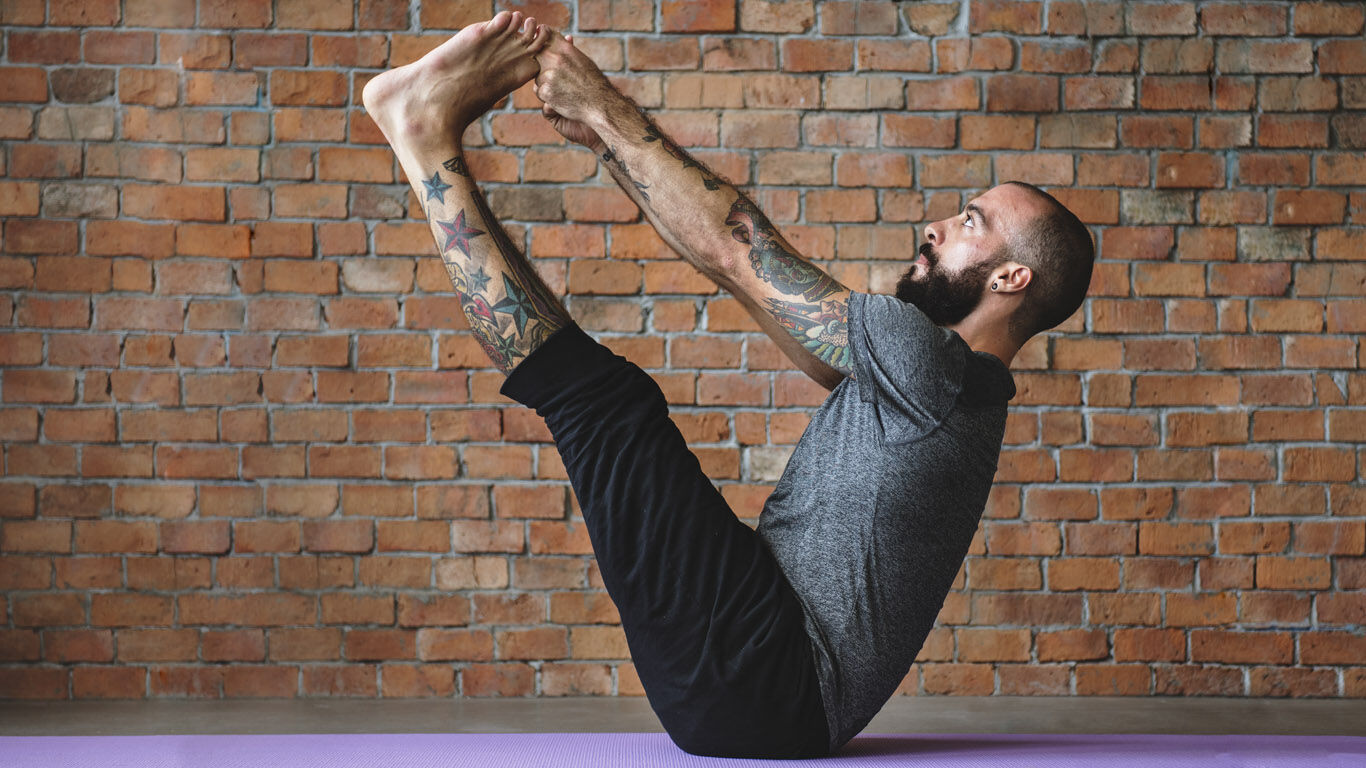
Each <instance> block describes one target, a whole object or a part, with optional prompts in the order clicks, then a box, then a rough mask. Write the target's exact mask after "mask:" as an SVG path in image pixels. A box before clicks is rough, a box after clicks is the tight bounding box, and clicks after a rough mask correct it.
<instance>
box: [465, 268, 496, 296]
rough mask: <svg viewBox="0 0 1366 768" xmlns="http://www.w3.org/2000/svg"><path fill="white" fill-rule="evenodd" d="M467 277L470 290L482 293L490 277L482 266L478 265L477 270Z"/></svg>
mask: <svg viewBox="0 0 1366 768" xmlns="http://www.w3.org/2000/svg"><path fill="white" fill-rule="evenodd" d="M469 279H470V290H472V291H474V292H476V293H482V292H483V291H484V290H485V289H487V288H488V287H489V280H490V279H491V278H490V277H489V273H487V272H485V271H484V268H483V267H480V268H479V270H478V271H477V272H475V273H474V274H472V275H470V276H469Z"/></svg>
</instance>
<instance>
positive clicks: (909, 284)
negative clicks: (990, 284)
mask: <svg viewBox="0 0 1366 768" xmlns="http://www.w3.org/2000/svg"><path fill="white" fill-rule="evenodd" d="M920 255H921V256H924V257H925V261H927V262H928V266H927V267H926V268H925V275H924V277H921V278H918V279H917V278H914V277H912V273H913V272H914V271H915V267H911V268H910V269H908V270H906V273H905V274H903V275H902V276H901V279H900V280H898V281H897V284H896V297H897V298H898V299H901V300H902V301H904V302H906V303H907V304H913V305H915V307H916V308H918V309H919V310H920V311H921V312H924V313H925V316H926V317H928V318H929V319H930V322H932V323H934V324H935V325H940V326H946V325H953V324H955V323H958V322H960V321H961V320H962V319H963V318H965V317H967V316H968V315H969V314H971V313H972V310H974V309H976V308H977V305H978V304H981V303H982V296H983V294H984V290H983V289H984V287H985V286H986V279H987V275H988V274H990V273H991V270H993V269H995V268H996V267H997V264H993V263H992V262H991V261H983V262H981V263H979V264H974V265H973V266H970V267H967V268H966V269H964V270H963V271H962V272H959V273H957V274H950V273H948V272H946V271H944V270H943V269H941V268H940V267H939V258H938V256H936V255H935V253H934V248H933V247H932V246H931V245H930V244H929V243H923V244H921V246H920Z"/></svg>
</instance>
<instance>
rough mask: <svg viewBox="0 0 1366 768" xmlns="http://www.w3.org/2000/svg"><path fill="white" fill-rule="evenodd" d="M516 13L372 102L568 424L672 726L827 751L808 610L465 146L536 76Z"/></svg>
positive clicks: (531, 389) (686, 737) (463, 281)
mask: <svg viewBox="0 0 1366 768" xmlns="http://www.w3.org/2000/svg"><path fill="white" fill-rule="evenodd" d="M519 22H520V19H519V17H518V16H516V15H514V16H508V17H505V16H504V15H503V14H500V15H499V16H497V17H495V18H494V20H493V21H492V22H489V23H488V24H487V25H478V26H477V27H471V28H468V29H466V30H463V31H462V32H461V33H460V34H459V35H457V36H456V37H455V38H452V40H451V41H448V42H447V43H446V44H443V45H442V46H441V47H440V48H438V49H436V50H435V51H433V52H432V54H429V57H427V58H424V59H422V60H421V61H419V62H416V63H415V64H413V65H410V67H408V68H399V69H398V70H394V71H393V72H390V73H385V74H384V75H381V76H380V77H378V78H376V79H375V80H374V81H372V83H371V85H369V86H367V88H366V92H365V103H366V108H367V110H369V111H370V113H371V115H372V116H374V117H375V120H376V122H377V123H378V124H379V125H380V127H381V129H382V130H383V131H384V133H385V136H386V138H388V139H389V141H390V144H391V145H393V147H394V151H395V152H396V153H397V154H398V157H399V159H400V162H401V163H402V164H403V167H404V171H405V173H406V174H407V175H408V178H409V179H410V180H412V183H413V188H414V189H415V190H416V191H417V192H418V194H419V197H420V198H421V199H422V200H423V202H424V206H425V208H426V211H427V215H428V219H429V220H430V222H431V224H432V231H433V234H434V235H435V236H436V239H437V244H438V246H439V248H440V250H441V252H442V258H443V259H444V260H445V262H446V265H447V270H448V271H449V273H450V275H451V278H452V282H453V284H454V285H455V288H456V290H457V292H458V293H459V294H460V296H461V301H462V304H463V306H464V309H465V313H466V315H467V316H468V318H469V320H470V326H471V328H473V329H474V332H475V333H476V335H477V336H478V337H479V338H480V341H481V343H482V344H483V345H484V348H485V350H486V351H488V353H489V356H490V358H492V359H493V361H494V363H495V364H496V365H497V366H498V367H499V368H500V369H501V370H503V371H504V372H505V373H509V374H510V375H509V378H508V380H507V382H506V383H505V385H504V387H503V392H504V394H507V395H508V396H510V397H513V398H514V399H516V400H518V401H519V402H522V403H524V404H526V405H529V406H531V407H533V408H535V409H536V411H537V413H539V414H540V415H541V416H542V417H544V418H545V420H546V424H547V426H548V427H549V428H550V431H551V434H552V435H553V437H554V438H555V443H556V446H557V448H558V449H559V451H560V454H561V456H562V457H563V459H564V464H565V467H566V470H567V472H568V474H569V478H570V482H571V484H572V486H573V488H574V491H575V494H576V495H577V496H578V499H579V502H580V505H581V507H582V508H583V515H584V521H585V524H586V526H587V528H588V531H589V537H590V539H591V540H592V543H593V551H594V553H595V554H596V555H597V558H598V566H599V569H600V570H601V572H602V578H603V582H604V584H605V585H606V587H607V591H608V593H609V595H610V596H611V597H612V599H613V601H614V602H615V603H616V604H617V607H618V609H619V610H620V613H621V617H622V628H623V631H624V632H625V634H626V638H627V643H628V644H629V645H630V648H631V655H632V658H633V660H634V661H635V664H636V669H637V672H638V673H639V675H640V678H641V681H642V684H643V685H644V687H645V690H646V693H647V695H648V696H649V699H650V703H651V705H652V706H653V707H654V708H655V711H656V712H657V713H658V714H659V716H660V720H661V721H662V722H663V724H664V726H665V729H666V730H667V731H668V732H669V735H670V736H671V737H672V738H673V739H674V741H675V742H676V743H678V744H679V746H681V747H683V748H684V749H687V750H689V751H693V752H699V753H705V754H717V755H733V756H756V757H798V756H812V755H818V754H824V753H825V751H826V749H827V746H828V744H827V737H826V725H825V715H824V709H823V708H822V707H821V704H820V692H819V684H818V681H817V679H816V675H815V670H814V663H813V659H812V656H811V647H810V643H809V641H808V639H807V636H806V632H805V627H804V625H803V618H804V614H803V611H802V607H801V605H800V603H799V602H798V600H797V598H796V596H795V594H793V592H792V589H791V587H790V586H789V585H788V583H787V580H786V578H785V577H784V576H783V574H782V572H781V570H780V569H779V568H778V565H777V562H776V561H775V560H774V559H773V556H772V555H771V554H770V553H769V552H768V550H767V548H766V547H765V546H764V545H763V543H762V542H761V541H760V540H759V538H758V536H757V535H755V533H754V532H753V531H751V530H750V529H749V528H748V527H747V526H745V525H744V524H743V523H741V522H740V521H739V520H737V519H736V517H735V515H734V514H733V513H732V512H731V510H730V508H729V507H728V505H727V504H726V503H725V501H724V499H723V498H722V497H721V495H720V494H719V493H718V492H717V491H716V489H715V488H714V487H713V486H712V485H711V482H710V481H709V480H708V479H707V477H706V475H705V474H704V473H703V472H702V468H701V466H700V465H699V464H698V462H697V459H696V457H695V456H694V455H693V454H692V452H691V451H690V450H689V449H688V447H687V444H686V442H685V441H684V439H683V437H682V435H681V434H680V433H679V432H678V429H677V427H676V426H675V425H674V423H673V422H672V421H671V420H670V419H669V416H668V407H667V405H666V403H665V400H664V396H663V394H662V393H661V392H660V390H659V386H658V385H657V384H655V382H654V381H653V380H652V379H651V378H650V377H649V376H648V375H647V374H645V373H644V372H643V371H642V370H640V368H638V367H637V366H635V365H633V364H631V363H629V362H628V361H626V360H624V359H623V358H621V357H618V356H617V355H614V354H612V352H611V351H610V350H608V349H607V348H606V347H603V346H602V345H600V344H598V343H597V342H594V341H593V340H592V339H591V338H589V337H588V336H587V335H586V334H584V333H583V331H582V330H580V329H579V328H578V327H577V326H576V325H575V324H574V323H573V321H572V320H571V319H570V318H569V316H568V315H567V314H566V313H565V312H564V310H563V308H562V307H561V306H560V304H559V302H558V301H556V300H555V298H554V297H553V296H552V295H551V293H550V291H549V290H548V289H547V288H546V287H545V286H544V284H543V283H542V282H541V281H540V280H539V279H538V278H537V277H536V275H535V273H534V272H533V271H532V270H531V268H530V266H529V265H528V264H527V263H526V261H525V259H524V257H523V256H522V255H521V254H520V253H518V252H517V250H516V248H515V247H514V246H513V245H512V243H511V242H510V241H509V240H508V239H507V237H506V235H504V234H503V233H502V230H501V228H500V227H499V226H498V223H497V222H496V221H495V220H494V218H493V216H492V215H491V214H490V213H489V210H488V206H487V204H486V203H485V202H484V199H483V197H482V195H481V194H480V192H479V190H478V188H477V187H476V186H475V184H474V180H473V179H472V178H470V176H469V174H468V171H467V170H466V169H465V167H464V164H463V162H462V161H461V154H460V146H459V137H460V136H461V134H462V133H463V131H464V128H465V126H466V125H468V124H469V122H470V121H471V120H473V119H476V118H477V117H478V116H479V114H481V113H482V111H483V110H485V109H487V108H488V107H489V106H490V105H491V104H492V103H493V102H494V101H496V100H497V98H500V97H501V96H502V95H504V94H506V93H507V92H509V91H511V90H512V89H513V88H516V87H517V86H518V85H520V84H521V83H522V82H525V81H526V80H527V79H529V78H530V77H531V76H533V75H534V74H535V62H534V59H531V57H530V54H529V53H527V52H528V51H531V50H534V49H535V47H536V45H537V40H538V39H539V38H537V37H536V36H535V35H533V34H532V32H531V30H530V28H529V27H520V28H519V27H517V26H516V24H517V23H519ZM526 61H530V62H531V66H530V67H529V68H528V67H523V66H522V65H523V63H524V62H526ZM528 69H529V70H530V71H528ZM489 79H493V80H495V82H491V83H490V82H487V80H489ZM439 99H445V100H446V102H445V103H447V104H450V103H452V100H454V106H452V107H448V108H436V107H434V106H432V103H433V101H434V100H439ZM436 103H437V104H440V103H442V102H440V101H436ZM433 123H435V124H436V125H437V126H438V128H433V127H432V125H433Z"/></svg>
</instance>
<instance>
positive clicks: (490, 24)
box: [484, 11, 512, 33]
mask: <svg viewBox="0 0 1366 768" xmlns="http://www.w3.org/2000/svg"><path fill="white" fill-rule="evenodd" d="M510 21H512V11H499V12H498V13H496V14H494V16H493V18H491V19H489V20H488V21H486V22H484V31H485V32H488V33H497V32H502V31H503V30H504V29H507V27H508V22H510Z"/></svg>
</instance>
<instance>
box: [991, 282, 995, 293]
mask: <svg viewBox="0 0 1366 768" xmlns="http://www.w3.org/2000/svg"><path fill="white" fill-rule="evenodd" d="M991 290H993V291H994V290H996V284H995V283H992V284H991Z"/></svg>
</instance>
